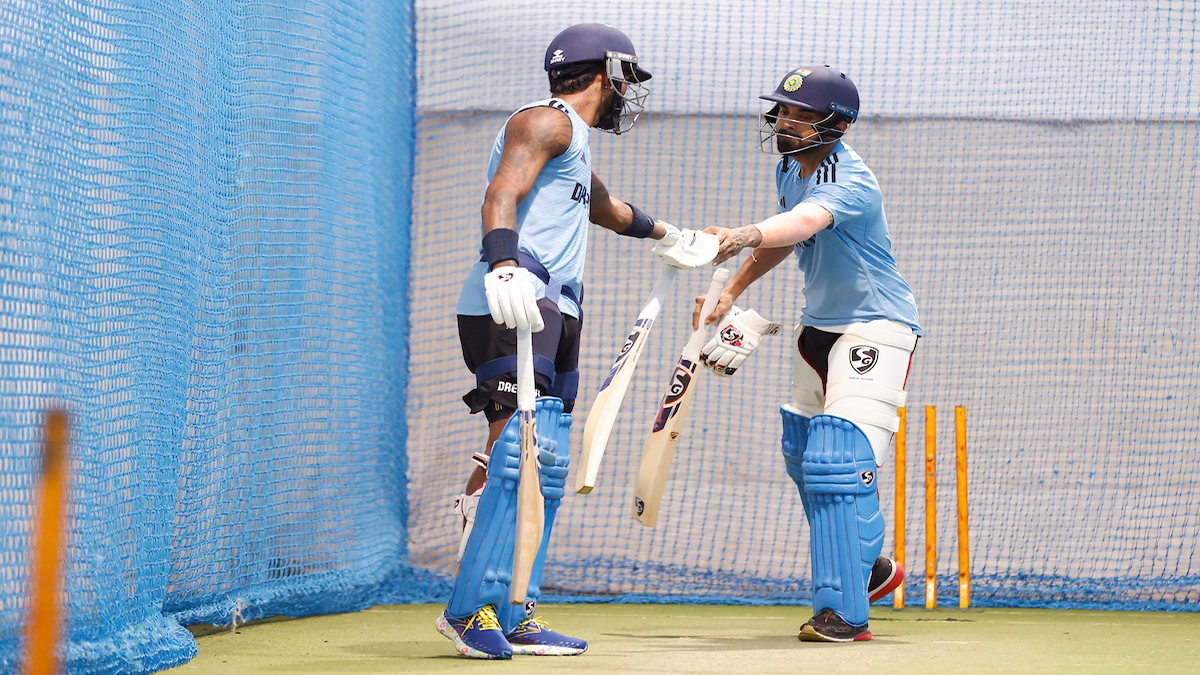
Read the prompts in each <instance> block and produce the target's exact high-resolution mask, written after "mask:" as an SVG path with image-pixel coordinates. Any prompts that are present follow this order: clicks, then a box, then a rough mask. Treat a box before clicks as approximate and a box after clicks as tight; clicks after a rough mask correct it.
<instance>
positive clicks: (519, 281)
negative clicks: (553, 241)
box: [483, 267, 546, 333]
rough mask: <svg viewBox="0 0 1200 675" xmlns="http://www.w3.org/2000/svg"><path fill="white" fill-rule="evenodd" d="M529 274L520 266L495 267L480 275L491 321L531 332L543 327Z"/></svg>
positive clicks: (543, 323) (544, 325)
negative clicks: (484, 274) (482, 275)
mask: <svg viewBox="0 0 1200 675" xmlns="http://www.w3.org/2000/svg"><path fill="white" fill-rule="evenodd" d="M532 276H533V275H531V274H530V273H529V270H527V269H525V268H523V267H497V268H496V269H494V270H492V271H491V272H488V273H487V275H486V276H484V277H483V292H484V295H486V296H487V303H488V311H489V312H491V313H492V320H493V321H495V322H496V323H502V324H504V325H505V326H507V327H508V328H517V329H521V330H524V329H529V330H530V331H532V332H534V333H537V332H539V331H541V330H542V329H543V328H545V327H546V324H545V322H544V321H542V312H541V310H539V309H538V306H537V293H536V292H535V291H534V290H533V280H532V278H531V277H532Z"/></svg>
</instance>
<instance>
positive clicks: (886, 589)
mask: <svg viewBox="0 0 1200 675" xmlns="http://www.w3.org/2000/svg"><path fill="white" fill-rule="evenodd" d="M902 583H904V566H903V565H901V564H900V563H898V562H896V561H895V560H892V559H891V558H885V557H883V556H879V557H878V558H876V559H875V564H874V565H871V578H870V580H868V581H867V598H868V599H867V602H875V601H876V600H878V599H880V598H882V597H883V596H885V595H887V594H888V593H891V592H892V591H894V590H896V589H897V588H899V587H900V584H902Z"/></svg>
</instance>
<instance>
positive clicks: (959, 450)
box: [954, 406, 971, 609]
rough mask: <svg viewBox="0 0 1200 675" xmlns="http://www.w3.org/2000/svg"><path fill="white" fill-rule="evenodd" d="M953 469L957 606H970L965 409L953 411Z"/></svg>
mask: <svg viewBox="0 0 1200 675" xmlns="http://www.w3.org/2000/svg"><path fill="white" fill-rule="evenodd" d="M954 450H955V452H954V458H955V459H954V469H955V473H956V476H955V479H956V480H955V483H956V485H957V486H958V606H959V607H960V608H962V609H966V608H967V607H970V606H971V551H970V546H969V545H968V543H969V542H968V532H969V528H968V527H967V409H966V408H964V407H963V406H958V407H957V408H955V409H954Z"/></svg>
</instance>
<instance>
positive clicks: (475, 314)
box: [436, 24, 716, 659]
mask: <svg viewBox="0 0 1200 675" xmlns="http://www.w3.org/2000/svg"><path fill="white" fill-rule="evenodd" d="M545 69H546V71H547V74H548V76H549V80H550V94H551V96H550V98H547V99H544V100H540V101H536V102H533V103H530V104H528V105H525V106H523V107H521V108H520V109H518V110H517V111H516V112H514V113H513V114H512V116H510V117H509V118H508V120H507V121H506V122H505V124H504V127H503V128H502V129H501V130H500V132H499V134H498V135H497V136H496V141H495V144H494V145H493V147H492V156H491V161H490V162H489V164H488V185H487V190H486V192H485V194H484V198H483V208H482V219H483V241H482V247H481V256H480V260H479V262H477V263H475V265H474V266H473V267H472V268H471V271H470V273H469V275H468V276H467V280H466V283H465V284H464V286H463V290H462V293H461V295H460V296H459V300H458V307H457V310H456V312H457V314H458V329H459V339H460V341H461V343H462V350H463V358H464V359H465V361H466V364H467V367H468V368H469V369H470V370H471V372H472V373H474V374H475V379H476V386H475V388H473V389H472V390H471V391H470V392H468V393H467V395H466V396H464V397H463V400H464V401H465V402H466V404H467V406H469V407H470V409H471V412H472V413H479V412H482V413H483V414H484V416H485V417H486V419H487V421H488V438H487V443H486V445H485V446H484V450H483V452H480V453H476V454H475V455H474V462H475V463H476V464H477V465H478V467H477V468H476V469H475V471H474V473H473V474H472V475H471V477H470V479H469V480H468V482H467V486H466V491H465V493H464V494H463V495H462V496H461V497H459V499H458V500H457V503H456V508H457V511H458V513H459V514H460V515H461V516H462V522H463V524H464V531H463V539H462V545H461V547H460V551H459V569H458V576H457V579H456V581H455V584H454V590H453V592H452V595H451V598H450V602H449V604H448V606H447V608H446V611H445V612H444V613H443V614H442V615H441V616H439V617H438V620H437V624H436V625H437V628H438V631H439V632H441V633H442V634H443V635H445V636H446V637H447V638H449V639H450V640H452V641H453V642H454V646H455V648H456V649H457V650H458V651H459V653H460V654H462V655H464V656H468V657H472V658H483V659H506V658H510V657H512V655H514V654H518V655H520V654H528V655H574V654H581V653H582V652H583V651H584V650H586V649H587V642H585V641H584V640H580V639H578V638H573V637H568V636H565V635H562V634H560V633H557V632H555V631H552V630H550V629H549V628H548V627H547V625H546V624H545V623H544V622H543V621H541V620H539V619H538V618H536V617H535V610H536V606H537V599H538V597H539V596H540V594H541V591H540V584H541V573H542V566H543V564H544V562H545V556H546V547H547V545H548V543H549V541H550V530H551V527H552V525H553V523H554V515H555V513H556V511H557V509H558V505H559V502H560V501H561V499H562V496H563V493H564V487H565V483H566V477H567V466H568V452H567V441H568V438H569V431H570V425H571V415H570V413H571V410H572V407H573V406H574V403H575V395H576V390H577V387H578V378H579V373H578V360H579V336H580V328H581V326H582V323H583V308H582V305H583V296H584V293H583V269H584V257H585V254H586V252H587V238H588V224H589V222H592V223H596V224H598V225H600V226H601V227H603V228H605V229H608V230H612V231H613V232H616V233H618V234H621V235H625V236H628V237H637V238H650V239H655V240H658V243H657V244H656V245H655V247H654V253H655V254H657V255H658V256H660V257H661V258H662V259H663V260H665V261H667V262H669V263H671V264H674V265H676V266H678V267H697V266H700V265H704V264H707V263H708V262H710V261H711V260H712V252H713V251H714V250H715V248H716V240H715V237H713V236H712V235H704V234H701V233H698V232H695V231H690V230H685V231H682V232H681V231H680V230H678V229H677V228H675V227H674V226H672V225H669V224H667V223H664V222H662V221H658V220H656V219H654V218H652V217H650V216H648V215H647V214H646V213H645V212H643V211H642V210H641V209H639V208H637V207H635V206H632V205H629V204H627V203H624V202H621V201H618V200H616V199H614V198H613V197H611V196H610V195H609V193H608V190H607V189H606V188H605V186H604V183H603V182H601V180H600V178H599V177H597V176H596V174H595V173H593V172H592V158H591V153H590V151H589V149H588V139H589V134H590V132H591V129H593V128H596V129H600V130H601V131H606V132H610V133H613V134H624V133H626V132H628V131H629V130H630V129H631V128H632V127H633V124H634V122H635V121H636V120H637V118H638V115H639V114H640V113H641V112H642V111H643V110H644V107H645V101H646V96H647V94H648V89H647V88H646V85H645V82H646V81H647V80H649V79H650V73H649V72H648V71H647V70H646V69H645V68H643V67H642V66H641V65H640V64H639V62H638V57H637V55H636V53H635V51H634V47H633V43H632V42H631V41H630V40H629V38H628V37H627V36H626V35H625V34H624V33H622V32H621V31H619V30H617V29H616V28H613V27H611V26H607V25H601V24H580V25H576V26H571V27H570V28H567V29H566V30H564V31H563V32H561V33H559V34H558V35H557V36H556V37H555V38H554V39H553V41H551V43H550V46H549V47H548V48H547V49H546V57H545ZM706 240H707V241H706ZM697 241H706V245H705V246H703V247H698V246H697V245H696V243H697ZM701 251H706V252H707V255H700V253H698V252H701ZM518 328H520V329H530V330H532V331H533V351H534V370H535V371H536V375H535V379H536V383H537V390H538V396H539V398H538V400H537V404H536V409H535V415H536V419H537V430H538V445H539V457H538V463H539V467H538V468H539V470H540V475H541V486H542V493H543V497H544V500H545V509H546V511H545V529H544V536H543V538H542V548H541V550H540V551H539V553H538V556H537V560H536V562H535V564H534V569H533V574H532V575H531V578H530V582H529V592H528V597H527V600H526V602H525V605H524V607H523V608H522V607H515V608H514V607H513V606H512V605H510V604H509V602H508V597H509V584H510V582H511V580H512V561H513V540H514V530H515V517H516V489H515V484H516V481H517V476H518V472H517V466H518V463H519V456H520V437H519V424H518V421H517V416H516V415H515V414H514V413H515V411H516V407H517V406H516V390H517V387H516V370H517V360H516V330H515V329H518Z"/></svg>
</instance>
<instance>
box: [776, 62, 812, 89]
mask: <svg viewBox="0 0 1200 675" xmlns="http://www.w3.org/2000/svg"><path fill="white" fill-rule="evenodd" d="M809 75H812V71H811V70H808V69H807V68H801V69H800V70H797V71H796V72H794V73H792V74H791V75H789V76H788V79H786V80H784V81H783V90H784V91H787V92H792V91H796V90H798V89H799V88H800V87H801V86H803V85H804V78H806V77H808V76H809Z"/></svg>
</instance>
